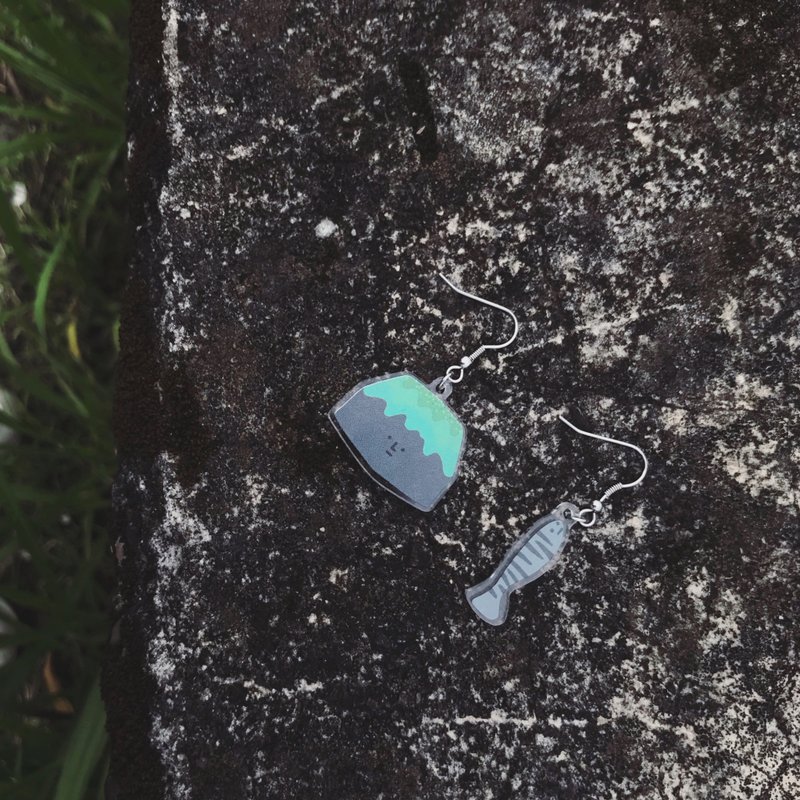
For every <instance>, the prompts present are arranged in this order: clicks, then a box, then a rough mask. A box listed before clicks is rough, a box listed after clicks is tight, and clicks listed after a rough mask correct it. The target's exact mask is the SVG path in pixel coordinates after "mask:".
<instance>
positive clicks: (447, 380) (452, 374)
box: [438, 272, 519, 395]
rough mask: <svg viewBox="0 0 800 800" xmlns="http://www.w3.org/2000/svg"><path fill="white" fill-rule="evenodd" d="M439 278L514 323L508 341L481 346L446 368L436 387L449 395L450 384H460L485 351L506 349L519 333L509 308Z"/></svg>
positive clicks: (461, 293)
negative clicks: (506, 315)
mask: <svg viewBox="0 0 800 800" xmlns="http://www.w3.org/2000/svg"><path fill="white" fill-rule="evenodd" d="M439 277H440V278H441V279H442V280H443V281H444V282H445V283H446V284H447V285H448V286H449V287H450V288H451V289H452V290H453V291H454V292H458V294H460V295H463V296H464V297H468V298H469V299H470V300H475V301H476V302H478V303H483V305H485V306H489V307H490V308H496V309H497V310H498V311H502V312H503V313H504V314H508V316H509V317H511V319H512V320H513V321H514V332H513V333H512V334H511V336H510V337H509V338H508V339H506V341H504V342H500V343H498V344H482V345H481V346H480V347H479V348H478V349H477V350H476V351H475V352H474V353H470V355H468V356H464V357H463V358H462V359H461V361H460V362H459V363H458V364H456V365H453V366H451V367H448V368H447V371H446V372H445V374H444V377H443V378H442V379H441V381H439V382H438V387H439V391H441V392H442V394H447V395H449V394H450V392H451V391H452V385H451V384H454V383H461V381H462V380H463V378H464V373H465V372H466V371H467V368H468V367H471V366H472V364H473V363H474V362H475V361H476V360H477V359H479V358H480V357H481V356H482V355H483V354H484V353H485V352H486V351H487V350H502V349H504V348H506V347H508V346H509V345H510V344H512V342H513V341H514V340H515V339H516V338H517V334H518V333H519V321H518V320H517V315H516V314H515V313H514V312H513V311H512V310H511V309H510V308H506V307H505V306H501V305H500V303H494V302H492V301H491V300H487V299H486V298H484V297H478V295H476V294H472V293H471V292H465V291H464V290H463V289H461V288H459V287H458V286H456V285H455V284H454V283H453V282H452V281H451V280H450V279H448V278H446V277H445V276H444V275H442V273H441V272H440V273H439ZM448 384H450V385H448ZM448 389H449V391H448Z"/></svg>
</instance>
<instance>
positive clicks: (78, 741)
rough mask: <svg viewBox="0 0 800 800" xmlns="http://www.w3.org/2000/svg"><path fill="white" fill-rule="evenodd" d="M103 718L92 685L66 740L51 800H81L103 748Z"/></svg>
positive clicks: (96, 685) (97, 692)
mask: <svg viewBox="0 0 800 800" xmlns="http://www.w3.org/2000/svg"><path fill="white" fill-rule="evenodd" d="M106 738H107V737H106V714H105V709H104V708H103V701H102V698H101V697H100V682H99V679H98V680H96V681H95V682H94V684H93V685H92V688H91V690H90V691H89V696H88V697H87V699H86V703H85V705H84V707H83V710H82V711H81V715H80V717H79V718H78V722H77V724H76V725H75V728H74V730H73V732H72V736H71V737H70V740H69V743H68V745H67V751H66V754H65V756H64V764H63V767H62V769H61V775H60V776H59V779H58V785H57V786H56V792H55V795H54V798H53V800H85V797H86V791H87V789H88V787H89V782H90V781H91V779H92V776H93V775H94V773H95V770H97V768H98V766H99V765H100V761H101V759H102V757H103V753H104V751H105V747H106Z"/></svg>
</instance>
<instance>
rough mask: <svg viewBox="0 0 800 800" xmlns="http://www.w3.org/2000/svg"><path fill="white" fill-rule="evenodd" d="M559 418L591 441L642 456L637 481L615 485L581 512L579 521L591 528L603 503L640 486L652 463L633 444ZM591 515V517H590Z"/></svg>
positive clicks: (564, 418)
mask: <svg viewBox="0 0 800 800" xmlns="http://www.w3.org/2000/svg"><path fill="white" fill-rule="evenodd" d="M558 418H559V419H560V420H561V421H562V422H563V423H564V424H565V425H566V426H568V427H570V428H572V430H573V431H575V432H576V433H579V434H580V435H581V436H588V437H589V438H590V439H597V440H598V441H601V442H608V443H609V444H617V445H620V446H621V447H628V448H630V449H631V450H634V451H635V452H637V453H638V454H639V456H641V459H642V461H643V466H642V471H641V473H640V474H639V477H638V478H636V480H634V481H631V482H630V483H621V482H620V483H615V484H614V485H613V486H611V487H610V488H608V489H606V491H605V492H604V493H603V496H602V497H601V498H600V499H599V500H594V501H592V507H591V508H584V509H582V510H581V511H580V513H579V514H578V516H577V517H576V519H577V521H578V522H579V523H580V524H581V525H583V527H584V528H590V527H591V526H592V525H594V524H595V522H597V514H598V513H599V512H600V511H602V509H603V503H605V502H606V500H608V499H609V497H611V496H612V495H614V494H616V493H617V492H618V491H620V490H621V489H632V488H633V487H634V486H638V485H639V484H640V483H641V482H642V481H643V480H644V479H645V476H646V475H647V470H648V469H649V468H650V462H649V461H648V460H647V456H646V455H645V453H644V450H642V448H641V447H639V446H638V445H635V444H633V443H631V442H624V441H622V439H612V438H611V437H610V436H602V435H601V434H599V433H590V432H589V431H585V430H583V429H582V428H579V427H578V426H577V425H575V424H574V423H573V422H570V421H569V420H568V419H567V418H566V417H565V416H564V415H563V414H559V415H558ZM590 514H591V516H589V515H590Z"/></svg>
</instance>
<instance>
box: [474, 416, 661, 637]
mask: <svg viewBox="0 0 800 800" xmlns="http://www.w3.org/2000/svg"><path fill="white" fill-rule="evenodd" d="M558 418H559V419H560V420H561V421H562V422H563V423H564V424H565V425H567V426H568V427H570V428H572V430H574V431H575V432H576V433H579V434H581V436H588V437H589V438H590V439H597V440H598V441H601V442H608V443H609V444H618V445H621V446H622V447H627V448H629V449H631V450H633V451H635V452H636V453H638V454H639V456H640V457H641V459H642V471H641V473H640V474H639V477H638V478H636V480H634V481H630V483H615V484H614V485H613V486H611V487H610V488H608V489H606V491H605V492H604V493H603V495H602V496H601V497H600V498H598V499H597V500H593V501H592V502H591V504H590V506H589V507H588V508H581V509H578V507H577V506H576V505H573V504H572V503H561V504H559V505H558V506H557V508H556V509H555V511H551V512H550V513H549V514H547V515H546V516H544V517H541V518H540V519H537V520H536V522H534V523H533V525H531V527H530V528H528V530H527V531H525V533H524V534H522V536H520V538H519V539H517V541H516V542H515V543H514V544H513V545H512V547H511V549H510V550H509V551H508V552H507V553H506V554H505V556H504V557H503V560H502V561H501V562H500V566H498V567H497V569H496V570H495V571H494V572H493V573H492V574H491V575H490V576H489V577H488V578H487V579H486V580H485V581H482V582H481V583H479V584H477V586H473V587H472V588H470V589H467V591H466V595H467V602H468V603H469V604H470V607H471V608H472V610H473V611H474V612H475V613H476V614H477V615H478V616H479V617H480V618H481V619H482V620H483V621H484V622H488V623H489V624H490V625H502V624H503V623H504V622H505V621H506V617H507V616H508V599H509V597H510V596H511V594H512V592H515V591H517V589H521V588H522V587H523V586H527V585H528V584H529V583H532V582H533V581H535V580H536V579H537V578H540V577H541V576H542V575H544V573H545V572H547V570H549V569H551V568H552V567H553V566H554V565H555V564H556V562H557V561H558V559H559V558H560V557H561V553H562V552H563V551H564V547H565V546H566V544H567V538H568V537H569V533H570V531H571V530H572V527H573V525H576V524H578V525H581V526H582V527H584V528H591V527H593V526H594V525H595V523H596V522H597V520H598V518H599V515H600V514H601V512H602V511H603V508H604V505H603V504H604V503H605V502H606V500H608V498H609V497H611V496H612V495H614V494H616V493H617V492H619V491H620V490H621V489H632V488H633V487H634V486H638V485H639V484H640V483H641V482H642V481H643V480H644V478H645V475H647V470H648V466H649V464H648V461H647V456H646V455H645V454H644V451H643V450H642V448H641V447H638V446H637V445H635V444H631V443H630V442H623V441H622V440H621V439H612V438H611V437H609V436H601V435H600V434H599V433H589V432H588V431H584V430H581V429H580V428H579V427H578V426H577V425H575V424H573V423H572V422H570V421H569V420H568V419H566V417H564V416H563V415H559V417H558Z"/></svg>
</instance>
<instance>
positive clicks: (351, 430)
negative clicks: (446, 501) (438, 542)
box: [329, 372, 466, 511]
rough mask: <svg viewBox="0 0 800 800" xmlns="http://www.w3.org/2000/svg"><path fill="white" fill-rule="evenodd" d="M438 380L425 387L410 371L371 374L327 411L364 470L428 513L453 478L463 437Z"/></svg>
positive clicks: (446, 392) (459, 424)
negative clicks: (382, 374)
mask: <svg viewBox="0 0 800 800" xmlns="http://www.w3.org/2000/svg"><path fill="white" fill-rule="evenodd" d="M437 383H439V384H440V383H441V379H440V380H439V381H438V382H437V381H434V383H433V384H431V385H430V386H427V385H426V384H424V383H423V382H422V381H421V380H420V379H419V378H417V377H415V376H414V375H412V374H411V373H409V372H398V373H395V374H393V375H385V376H383V377H381V378H372V379H370V380H367V381H364V382H363V383H359V384H358V386H356V387H355V388H354V389H352V390H351V391H349V392H348V393H347V394H346V395H345V396H344V397H343V398H342V399H341V400H340V401H339V402H338V403H337V404H336V405H335V406H334V407H333V408H332V409H331V411H330V414H329V416H330V420H331V422H332V423H333V426H334V428H336V430H337V432H338V433H339V435H340V436H341V437H342V439H343V440H344V442H345V444H346V445H347V446H348V448H349V449H350V451H351V452H352V454H353V455H354V456H355V457H356V460H357V461H358V463H359V464H360V465H361V466H362V467H363V468H364V469H365V470H366V472H367V474H369V475H370V477H372V478H373V479H374V480H375V481H377V482H378V483H379V484H380V485H381V486H383V487H384V488H385V489H388V490H389V491H390V492H392V493H393V494H395V495H397V496H398V497H399V498H401V499H402V500H405V501H406V502H407V503H410V504H411V505H412V506H414V508H418V509H419V510H420V511H430V510H431V509H432V508H433V507H434V506H435V505H436V504H437V503H438V502H439V500H441V498H442V496H443V495H444V493H445V492H446V491H447V490H448V489H449V488H450V487H451V486H452V484H453V483H454V481H455V480H456V477H457V476H458V466H459V463H460V461H461V455H462V453H463V452H464V442H465V439H466V437H465V434H464V426H463V424H462V423H461V420H459V418H458V417H457V416H456V415H455V413H454V412H453V410H452V409H451V408H450V406H449V405H448V404H447V402H446V400H445V398H446V396H447V395H449V394H450V391H445V392H440V391H437V390H436V389H434V387H435V386H436V385H437ZM446 388H447V389H450V390H451V387H449V386H446Z"/></svg>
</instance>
